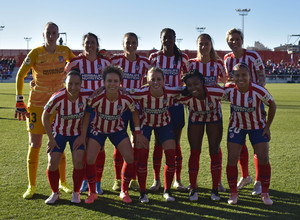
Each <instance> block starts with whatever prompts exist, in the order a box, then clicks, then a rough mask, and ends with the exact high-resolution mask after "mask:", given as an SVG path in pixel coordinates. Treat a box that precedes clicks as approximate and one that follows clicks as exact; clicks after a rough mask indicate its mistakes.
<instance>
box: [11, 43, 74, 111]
mask: <svg viewBox="0 0 300 220" xmlns="http://www.w3.org/2000/svg"><path fill="white" fill-rule="evenodd" d="M73 57H75V55H74V54H73V52H72V51H71V50H70V48H68V47H66V46H61V45H57V46H56V49H55V52H54V53H49V52H47V51H46V50H45V48H44V46H41V47H37V48H35V49H33V50H31V51H30V53H29V54H28V55H27V57H26V58H25V60H24V61H23V63H22V65H21V67H20V69H19V72H18V74H17V78H16V83H17V91H16V92H17V95H23V88H24V78H25V77H26V75H27V73H28V72H29V70H30V69H31V68H32V75H33V80H34V82H35V86H34V87H33V88H31V91H30V95H29V100H28V106H31V105H32V106H36V107H44V106H45V104H46V103H47V101H48V100H49V99H50V97H51V96H52V94H53V93H54V92H57V91H58V90H60V89H62V88H63V87H64V79H65V73H64V67H65V64H66V62H68V61H70V60H71V59H72V58H73Z"/></svg>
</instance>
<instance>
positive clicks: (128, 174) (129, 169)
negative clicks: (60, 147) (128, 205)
mask: <svg viewBox="0 0 300 220" xmlns="http://www.w3.org/2000/svg"><path fill="white" fill-rule="evenodd" d="M133 169H134V165H133V163H131V164H128V163H126V162H125V163H124V166H123V179H122V186H121V188H122V191H123V192H127V191H128V186H129V183H130V180H131V178H132V174H133Z"/></svg>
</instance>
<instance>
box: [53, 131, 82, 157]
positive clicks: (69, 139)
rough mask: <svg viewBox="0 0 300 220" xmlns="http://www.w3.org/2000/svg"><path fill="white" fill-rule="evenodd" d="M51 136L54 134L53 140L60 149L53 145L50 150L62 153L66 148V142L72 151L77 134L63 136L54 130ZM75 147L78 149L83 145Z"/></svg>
mask: <svg viewBox="0 0 300 220" xmlns="http://www.w3.org/2000/svg"><path fill="white" fill-rule="evenodd" d="M53 136H54V139H55V141H56V143H57V145H58V146H59V148H60V149H58V148H57V147H55V148H54V149H53V151H52V152H61V153H63V152H64V150H65V148H66V144H67V142H69V145H70V149H71V152H73V144H74V141H75V140H76V138H77V137H78V136H79V135H76V136H64V135H61V134H57V133H56V132H54V133H53ZM77 149H78V150H84V146H83V145H81V146H80V147H79V148H77Z"/></svg>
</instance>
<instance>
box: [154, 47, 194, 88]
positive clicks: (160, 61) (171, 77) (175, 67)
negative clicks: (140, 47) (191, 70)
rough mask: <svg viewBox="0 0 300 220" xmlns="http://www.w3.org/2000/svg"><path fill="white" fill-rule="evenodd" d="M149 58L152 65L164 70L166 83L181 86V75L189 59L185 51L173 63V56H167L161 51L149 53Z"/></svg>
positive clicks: (185, 69) (185, 70)
mask: <svg viewBox="0 0 300 220" xmlns="http://www.w3.org/2000/svg"><path fill="white" fill-rule="evenodd" d="M149 60H150V63H151V65H152V66H157V67H159V68H161V69H162V70H163V71H164V75H165V84H166V85H168V86H171V87H178V86H182V80H181V76H182V75H183V73H185V72H187V68H188V60H189V58H188V56H187V55H186V54H185V53H182V59H179V60H178V62H177V63H175V56H171V57H167V56H166V55H164V53H163V51H157V52H155V53H152V54H150V57H149Z"/></svg>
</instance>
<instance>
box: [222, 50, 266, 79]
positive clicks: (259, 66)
mask: <svg viewBox="0 0 300 220" xmlns="http://www.w3.org/2000/svg"><path fill="white" fill-rule="evenodd" d="M243 50H244V55H243V56H242V57H240V58H239V59H237V58H236V57H235V56H234V54H233V52H231V53H228V54H226V55H225V56H224V66H225V70H226V73H227V75H228V76H229V77H230V78H232V70H233V67H234V66H235V65H236V64H238V63H241V62H244V63H246V64H247V65H248V67H249V70H250V76H251V80H252V82H254V83H257V82H258V77H257V73H256V72H257V71H258V70H264V69H265V66H264V64H263V61H262V59H261V57H260V56H259V54H258V53H257V52H256V51H251V50H246V49H243Z"/></svg>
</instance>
